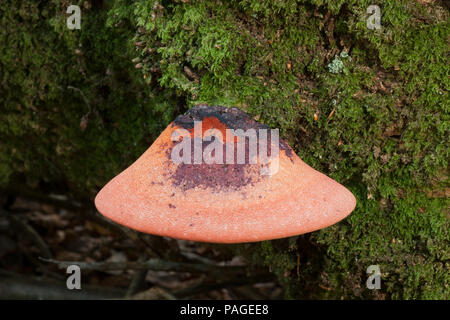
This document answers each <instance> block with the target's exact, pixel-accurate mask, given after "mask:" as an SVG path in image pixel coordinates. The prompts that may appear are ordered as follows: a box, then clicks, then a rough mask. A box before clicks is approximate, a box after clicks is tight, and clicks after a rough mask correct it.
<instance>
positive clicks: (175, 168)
mask: <svg viewBox="0 0 450 320" xmlns="http://www.w3.org/2000/svg"><path fill="white" fill-rule="evenodd" d="M194 121H201V124H202V130H199V129H200V127H196V126H199V124H198V123H194ZM212 128H214V129H217V130H220V131H222V132H223V133H224V131H225V130H226V129H242V130H244V131H245V130H248V129H269V128H268V127H267V126H264V125H262V124H260V123H258V122H256V121H254V120H253V119H251V118H250V117H249V116H248V115H247V114H245V113H244V112H242V111H239V110H238V109H236V108H233V109H226V108H224V107H207V106H197V107H194V108H193V109H192V110H191V111H189V112H188V113H187V114H186V115H183V116H181V117H178V118H177V120H175V121H174V122H173V123H172V124H171V125H169V126H168V127H167V128H166V130H164V131H163V132H162V133H161V135H160V136H159V138H158V139H156V141H155V142H154V143H153V145H152V146H151V147H150V148H149V149H148V150H147V151H146V152H145V153H144V154H143V155H142V156H141V157H140V158H139V159H138V160H137V161H136V162H135V163H134V164H132V165H131V166H130V167H129V168H128V169H126V170H125V171H124V172H122V173H121V174H119V175H118V176H117V177H115V178H114V179H113V180H111V181H110V182H109V183H108V184H107V185H106V186H105V187H104V188H103V189H102V190H101V191H100V192H99V194H98V195H97V197H96V199H95V203H96V206H97V208H98V209H99V211H100V212H101V213H102V214H103V215H105V216H106V217H108V218H110V219H112V220H114V221H116V222H118V223H120V224H123V225H126V226H128V227H131V228H134V229H137V230H139V231H143V232H147V233H152V234H159V235H163V236H170V237H174V238H181V239H188V240H196V241H207V242H222V243H233V242H251V241H261V240H267V239H275V238H282V237H288V236H292V235H296V234H302V233H306V232H310V231H314V230H317V229H321V228H324V227H327V226H329V225H331V224H334V223H336V222H338V221H339V220H341V219H343V218H344V217H346V216H347V215H348V214H350V212H351V211H352V210H353V209H354V207H355V202H356V200H355V198H354V196H353V195H352V193H351V192H350V191H348V190H347V189H346V188H344V187H343V186H342V185H340V184H339V183H337V182H336V181H334V180H332V179H330V178H328V177H327V176H325V175H324V174H322V173H320V172H318V171H316V170H314V169H313V168H311V167H310V166H308V165H307V164H306V163H304V162H303V161H302V160H301V159H300V158H299V157H298V156H297V155H296V154H295V153H293V152H290V150H291V149H290V148H289V147H288V146H286V147H284V148H282V147H281V143H280V148H279V149H280V152H279V154H278V157H276V158H273V157H271V158H269V161H268V162H263V161H261V158H260V155H259V154H257V155H256V161H255V163H250V162H249V160H250V158H249V152H248V151H249V141H246V144H245V148H244V149H245V151H246V152H245V162H244V163H243V164H206V163H205V162H204V161H203V162H202V163H199V164H194V163H193V160H194V159H193V153H194V147H193V145H194V143H193V140H195V139H199V138H200V137H199V135H202V137H203V134H204V133H205V132H206V130H208V129H212ZM179 129H185V130H187V131H184V132H183V136H179V135H178V138H179V139H175V141H172V138H173V134H174V133H178V134H180V131H181V130H180V131H178V132H176V131H177V130H179ZM224 136H225V134H223V137H222V138H224ZM181 138H182V139H187V138H193V139H192V140H191V141H190V145H189V148H190V149H183V148H179V149H180V150H182V152H183V153H184V152H185V151H190V152H191V155H190V160H191V164H186V163H177V162H174V161H172V160H173V159H172V158H171V157H172V156H173V155H172V151H173V150H175V149H174V148H175V147H176V146H177V144H178V143H182V142H186V141H183V140H180V139H181ZM219 138H220V137H219ZM231 138H232V140H233V141H232V143H233V144H234V145H235V147H236V144H237V143H238V142H239V139H241V138H242V136H235V137H231ZM257 141H258V140H257ZM218 142H219V146H220V147H222V148H223V151H224V160H225V158H226V157H225V151H226V147H225V144H226V143H228V142H229V141H227V140H226V139H225V144H222V145H221V144H220V141H218ZM222 142H224V141H223V140H222ZM240 142H243V141H242V140H240ZM209 143H212V142H207V143H204V141H203V146H200V147H201V149H200V150H201V151H204V150H205V148H206V147H207V146H208V145H209ZM267 143H268V146H267V149H268V150H269V149H271V147H270V148H269V145H271V146H272V145H273V141H271V139H269V136H268V139H267ZM177 150H178V149H177ZM286 150H288V152H286ZM178 151H179V150H178ZM267 153H268V152H267ZM234 156H235V158H234V160H236V156H237V154H236V152H235V154H234ZM253 159H255V158H253ZM275 159H276V160H275ZM274 164H276V167H275V168H276V170H274ZM261 169H266V170H268V171H270V172H271V174H270V175H263V174H262V171H261Z"/></svg>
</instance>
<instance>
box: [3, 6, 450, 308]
mask: <svg viewBox="0 0 450 320" xmlns="http://www.w3.org/2000/svg"><path fill="white" fill-rule="evenodd" d="M371 4H377V5H379V6H380V9H381V14H382V17H381V24H382V28H381V29H380V30H369V29H367V27H366V19H367V18H368V14H367V13H366V8H367V7H368V6H369V5H371ZM61 8H63V2H62V1H61V2H60V1H51V2H50V1H38V2H31V1H25V2H23V3H22V4H17V3H16V2H13V1H8V5H7V6H3V7H2V8H0V10H1V11H2V14H1V15H0V17H1V18H0V19H1V24H2V26H4V28H3V30H8V32H6V31H3V32H0V41H2V42H5V43H7V44H8V45H7V46H2V47H1V49H0V50H1V52H0V65H1V66H2V68H3V70H5V71H4V72H3V74H2V76H1V77H2V78H1V82H0V83H1V87H0V90H1V92H0V93H1V94H0V100H1V101H0V104H1V105H2V114H1V119H2V121H1V122H0V135H1V139H0V147H1V151H0V183H2V184H6V183H7V181H10V183H11V181H17V180H19V181H21V180H24V179H25V180H27V181H28V183H29V184H32V185H33V184H34V185H36V184H38V183H39V184H43V183H44V184H50V185H61V184H62V185H64V186H67V187H68V190H70V191H71V192H74V193H83V194H85V195H93V194H94V193H95V191H96V190H98V188H99V187H100V186H101V185H102V184H103V183H104V182H106V181H107V180H108V179H109V178H111V177H112V176H114V175H115V174H116V173H118V172H120V171H121V170H122V169H123V168H124V167H126V166H127V165H128V164H130V163H131V162H132V161H133V160H134V159H136V158H137V156H138V155H139V154H140V153H141V152H143V150H145V148H146V147H148V145H150V143H151V141H152V139H154V138H155V137H156V136H157V135H158V134H159V132H160V131H161V130H162V129H163V128H164V126H165V125H166V124H167V123H168V122H169V121H171V120H172V119H173V117H174V115H175V114H176V113H180V112H182V111H184V110H185V109H186V108H188V107H191V106H193V105H194V104H197V103H208V104H222V105H226V106H238V107H240V108H242V109H243V110H245V111H247V112H249V113H250V114H252V115H253V116H255V117H257V118H258V119H259V120H260V121H262V122H264V123H266V124H268V125H270V126H273V127H277V128H280V129H281V133H282V136H283V138H285V139H287V140H288V141H289V142H290V144H291V146H292V147H294V149H295V150H296V151H297V153H298V155H299V156H300V157H301V158H302V159H303V160H305V161H306V162H307V163H308V164H310V165H311V166H313V167H314V168H316V169H317V170H320V171H322V172H324V173H326V174H328V175H329V176H331V177H332V178H334V179H336V180H337V181H339V182H340V183H342V184H344V185H345V186H347V187H348V188H349V189H350V190H352V192H353V193H354V194H355V196H356V197H357V200H358V204H357V207H356V210H355V211H354V212H353V213H352V215H350V216H349V217H348V218H347V219H345V220H344V221H342V222H341V223H339V224H337V225H334V226H332V227H329V228H327V229H325V230H321V231H319V232H314V233H312V234H310V235H303V236H300V237H298V238H293V239H289V241H288V240H278V241H272V242H263V243H261V244H252V245H244V246H238V247H239V250H240V251H241V252H243V253H244V254H245V255H246V256H247V257H248V258H249V260H250V261H252V262H253V263H255V264H264V265H267V266H268V267H270V269H271V270H272V271H273V272H274V273H275V274H276V275H277V276H278V278H279V279H280V283H282V284H283V286H284V287H285V288H286V295H287V296H288V297H291V298H341V297H343V298H378V299H402V298H403V299H404V298H408V299H409V298H410V299H412V298H424V299H431V298H439V299H448V298H449V297H450V291H449V290H450V289H449V282H450V281H449V280H450V279H449V272H448V270H449V265H448V264H449V262H448V261H449V250H448V248H449V242H450V237H449V234H448V230H449V219H448V205H449V201H448V199H447V198H446V197H445V195H446V193H445V192H446V190H448V183H449V181H448V169H447V168H448V159H449V151H448V150H450V148H449V139H448V137H449V136H450V134H449V123H450V121H449V120H450V119H449V106H450V103H449V99H448V88H449V77H448V75H449V74H448V73H449V69H448V66H447V59H446V58H447V55H448V44H447V39H448V36H449V31H450V30H449V28H450V25H449V22H448V21H449V19H448V17H449V14H448V9H446V7H443V6H442V5H441V4H440V3H438V2H435V3H430V4H422V3H420V2H417V1H395V0H389V1H376V2H375V3H372V2H371V1H353V0H340V1H328V0H319V1H317V0H314V1H288V0H287V1H255V0H245V1H228V2H221V1H189V2H183V1H181V2H180V1H178V2H166V1H161V2H159V3H158V2H156V1H126V0H116V1H111V2H108V6H107V7H105V8H99V9H91V10H87V11H86V10H83V14H84V16H83V22H82V29H81V30H80V31H69V30H67V29H66V28H65V27H64V26H65V20H64V19H65V15H64V12H65V11H64V10H61ZM18 22H19V23H18ZM49 48H51V50H49ZM132 60H133V62H132ZM341 63H342V65H341ZM136 64H138V65H137V66H138V67H139V68H138V69H136V68H135V65H136ZM69 87H70V88H69ZM72 87H73V88H77V89H71V88H72ZM315 117H317V120H315ZM83 119H87V120H88V122H87V125H86V128H85V129H84V130H82V128H80V122H81V123H82V124H83V125H82V127H83V126H84V124H86V123H85V120H83ZM82 120H83V121H82ZM44 137H45V138H44ZM299 261H300V264H298V262H299ZM373 264H378V265H379V266H380V269H381V272H382V274H383V276H382V289H381V290H379V291H371V290H368V289H367V288H366V286H365V282H366V279H367V275H366V269H367V267H368V266H369V265H373ZM297 269H298V270H299V274H298V275H297Z"/></svg>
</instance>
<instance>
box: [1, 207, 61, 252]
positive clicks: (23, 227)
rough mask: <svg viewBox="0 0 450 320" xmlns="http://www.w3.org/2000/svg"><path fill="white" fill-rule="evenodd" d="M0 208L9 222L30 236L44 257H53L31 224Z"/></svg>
mask: <svg viewBox="0 0 450 320" xmlns="http://www.w3.org/2000/svg"><path fill="white" fill-rule="evenodd" d="M0 210H1V211H2V212H5V213H6V214H7V217H8V218H9V219H10V220H11V222H12V223H13V224H14V225H16V226H17V228H19V229H20V230H21V231H23V232H24V233H25V234H26V235H27V236H28V238H30V240H31V241H33V242H34V243H35V244H36V246H37V247H38V248H39V250H40V251H41V254H42V255H43V256H44V257H46V258H52V257H53V255H52V253H51V251H50V249H49V248H48V246H47V244H46V243H45V241H44V240H43V239H42V238H41V236H40V235H39V233H37V231H36V230H34V228H33V227H32V226H30V225H29V224H28V223H26V222H25V221H23V220H22V219H19V218H17V217H15V216H14V215H13V214H11V213H10V212H8V211H6V210H3V209H0Z"/></svg>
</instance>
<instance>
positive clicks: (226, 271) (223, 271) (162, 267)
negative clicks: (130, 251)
mask: <svg viewBox="0 0 450 320" xmlns="http://www.w3.org/2000/svg"><path fill="white" fill-rule="evenodd" d="M40 259H41V260H42V261H46V262H49V263H54V264H57V265H58V267H59V268H61V269H66V268H67V267H68V266H70V265H78V266H79V267H80V268H81V269H84V270H97V271H111V270H153V271H175V272H189V273H207V274H211V275H215V276H217V277H220V278H223V277H224V275H225V276H227V275H241V276H242V275H245V274H246V268H245V267H240V266H229V267H224V266H213V265H207V264H201V263H185V262H172V261H165V260H161V259H150V260H147V261H144V262H139V261H137V262H82V261H57V260H53V259H45V258H40Z"/></svg>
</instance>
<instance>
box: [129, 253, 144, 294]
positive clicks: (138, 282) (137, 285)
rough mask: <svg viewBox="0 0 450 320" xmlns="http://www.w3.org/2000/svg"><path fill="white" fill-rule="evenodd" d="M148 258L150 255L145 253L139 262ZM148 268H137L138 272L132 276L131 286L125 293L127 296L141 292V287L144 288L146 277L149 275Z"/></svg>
mask: <svg viewBox="0 0 450 320" xmlns="http://www.w3.org/2000/svg"><path fill="white" fill-rule="evenodd" d="M147 259H148V255H147V254H146V253H143V254H142V255H141V257H140V258H139V262H145V260H147ZM147 273H148V270H136V272H135V273H134V274H133V277H132V278H131V283H130V286H129V287H128V290H127V293H126V294H125V297H126V298H129V297H131V296H132V295H134V294H135V293H137V292H139V289H141V288H142V286H143V284H144V282H145V277H146V276H147Z"/></svg>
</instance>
